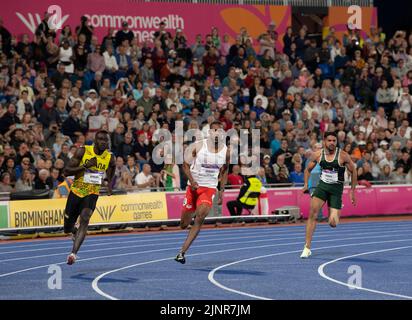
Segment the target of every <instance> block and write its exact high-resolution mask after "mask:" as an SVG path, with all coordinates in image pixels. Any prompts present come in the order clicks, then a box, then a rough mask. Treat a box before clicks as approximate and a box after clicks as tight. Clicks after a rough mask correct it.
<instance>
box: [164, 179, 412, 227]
mask: <svg viewBox="0 0 412 320" xmlns="http://www.w3.org/2000/svg"><path fill="white" fill-rule="evenodd" d="M238 193H239V190H228V191H225V193H224V195H223V207H222V215H223V216H229V211H228V210H227V206H226V203H227V202H228V201H231V200H235V199H236V197H237V195H238ZM267 195H268V202H269V213H271V212H273V211H274V210H276V209H278V208H280V207H284V206H296V207H299V208H300V209H301V212H302V215H303V217H304V218H307V217H308V215H309V209H310V196H309V195H307V194H302V192H301V189H300V188H276V189H268V190H267ZM356 198H357V204H356V206H353V205H352V203H351V202H350V198H349V188H345V190H344V193H343V198H342V201H343V208H342V217H351V216H374V215H399V214H411V213H412V201H410V199H411V198H412V186H407V185H399V186H374V187H372V188H369V189H368V188H364V187H358V188H356ZM166 199H167V207H168V216H169V219H179V218H180V214H181V208H182V203H183V199H184V193H183V192H181V193H168V194H167V195H166ZM243 214H247V212H246V211H245V210H244V211H243ZM324 215H326V216H327V206H325V208H324Z"/></svg>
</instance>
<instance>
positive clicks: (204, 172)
mask: <svg viewBox="0 0 412 320" xmlns="http://www.w3.org/2000/svg"><path fill="white" fill-rule="evenodd" d="M219 171H220V170H219V169H212V168H201V169H200V175H201V176H203V177H211V178H213V179H217V178H218V177H219Z"/></svg>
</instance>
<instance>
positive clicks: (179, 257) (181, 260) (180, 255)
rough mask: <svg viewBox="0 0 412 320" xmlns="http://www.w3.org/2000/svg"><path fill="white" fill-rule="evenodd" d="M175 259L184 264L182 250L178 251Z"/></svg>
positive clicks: (184, 259)
mask: <svg viewBox="0 0 412 320" xmlns="http://www.w3.org/2000/svg"><path fill="white" fill-rule="evenodd" d="M175 261H177V262H180V263H181V264H185V263H186V258H185V254H184V253H182V252H179V254H178V255H177V256H176V258H175Z"/></svg>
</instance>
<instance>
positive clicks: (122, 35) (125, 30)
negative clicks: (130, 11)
mask: <svg viewBox="0 0 412 320" xmlns="http://www.w3.org/2000/svg"><path fill="white" fill-rule="evenodd" d="M133 39H134V33H133V32H132V31H131V30H129V24H128V23H127V21H123V22H122V30H119V31H117V33H116V36H115V41H116V47H119V46H121V45H122V44H123V43H124V41H125V40H127V41H128V42H129V44H131V43H132V41H133Z"/></svg>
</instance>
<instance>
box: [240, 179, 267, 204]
mask: <svg viewBox="0 0 412 320" xmlns="http://www.w3.org/2000/svg"><path fill="white" fill-rule="evenodd" d="M261 189H262V182H261V181H260V180H259V179H257V178H256V177H250V178H247V179H246V181H245V184H244V185H243V186H242V188H241V190H240V193H239V197H238V199H239V201H240V202H241V203H242V204H243V205H244V206H245V207H247V208H254V207H255V206H256V205H257V202H258V198H259V196H260V191H261Z"/></svg>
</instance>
